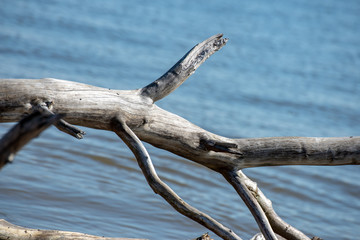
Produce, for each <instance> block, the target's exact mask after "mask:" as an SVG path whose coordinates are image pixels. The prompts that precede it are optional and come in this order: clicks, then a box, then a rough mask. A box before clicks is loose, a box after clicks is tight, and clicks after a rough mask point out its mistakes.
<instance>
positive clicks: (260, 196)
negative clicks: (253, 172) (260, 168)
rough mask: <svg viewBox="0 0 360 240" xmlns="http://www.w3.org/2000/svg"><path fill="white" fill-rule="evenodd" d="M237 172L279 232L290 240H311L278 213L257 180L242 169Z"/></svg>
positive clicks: (275, 229)
mask: <svg viewBox="0 0 360 240" xmlns="http://www.w3.org/2000/svg"><path fill="white" fill-rule="evenodd" d="M236 174H237V176H238V178H241V179H242V182H243V183H244V185H245V186H246V188H247V189H249V191H250V192H251V193H252V195H253V196H254V197H255V198H256V200H257V202H258V203H259V205H260V206H261V208H262V209H263V211H264V212H265V214H266V217H267V218H268V219H269V222H270V224H271V226H272V228H273V229H274V231H275V232H276V233H277V234H279V235H280V236H282V237H284V238H286V239H288V240H310V238H309V237H307V236H306V235H305V234H304V233H302V232H301V231H299V230H298V229H296V228H294V227H293V226H291V225H290V224H288V223H286V222H285V221H284V220H282V219H281V218H280V217H279V216H278V215H277V214H276V212H275V210H274V209H273V207H272V203H271V201H270V200H269V199H268V198H267V197H266V196H265V195H264V193H263V192H262V191H261V190H260V189H259V188H258V186H257V184H256V183H255V182H253V181H252V180H251V179H249V178H248V177H247V176H246V175H245V174H244V173H243V172H242V171H238V172H237V173H236Z"/></svg>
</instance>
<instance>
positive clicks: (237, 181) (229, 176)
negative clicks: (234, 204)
mask: <svg viewBox="0 0 360 240" xmlns="http://www.w3.org/2000/svg"><path fill="white" fill-rule="evenodd" d="M239 173H241V171H238V172H235V171H224V172H223V173H222V175H223V176H224V177H225V179H226V180H227V181H228V182H229V183H230V184H231V185H232V186H233V187H234V189H235V190H236V192H237V193H238V194H239V196H240V197H241V198H242V200H243V201H244V202H245V204H246V206H247V207H248V208H249V210H250V212H251V213H252V215H253V216H254V218H255V220H256V222H257V224H258V226H259V228H260V230H261V232H262V234H263V236H264V237H265V239H266V240H277V237H276V236H275V233H274V231H273V230H272V228H271V226H270V223H269V221H268V219H267V217H266V215H265V213H264V211H263V209H262V208H261V207H260V205H259V203H258V202H257V201H256V199H255V198H254V196H253V195H252V194H251V192H250V191H249V189H248V188H247V187H246V185H245V178H243V177H242V176H241V175H240V174H239Z"/></svg>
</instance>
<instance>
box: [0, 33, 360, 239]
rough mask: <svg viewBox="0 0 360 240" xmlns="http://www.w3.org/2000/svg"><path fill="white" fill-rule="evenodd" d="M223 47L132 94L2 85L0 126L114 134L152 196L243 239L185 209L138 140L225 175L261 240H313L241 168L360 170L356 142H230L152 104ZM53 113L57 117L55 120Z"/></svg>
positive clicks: (219, 43) (205, 46) (214, 40)
mask: <svg viewBox="0 0 360 240" xmlns="http://www.w3.org/2000/svg"><path fill="white" fill-rule="evenodd" d="M226 42H227V39H224V38H222V34H218V35H215V36H212V37H210V38H209V39H207V40H205V41H203V42H202V43H200V44H198V45H196V46H195V47H194V48H192V49H191V50H190V51H189V52H188V53H187V54H186V55H185V56H184V57H183V58H181V59H180V60H179V61H178V62H177V63H176V64H175V65H174V66H173V67H172V68H171V69H170V70H169V71H168V72H166V73H165V74H164V75H163V76H161V77H160V78H159V79H157V80H156V81H154V82H152V83H151V84H149V85H147V86H145V87H143V88H141V89H137V90H112V89H105V88H100V87H95V86H90V85H86V84H82V83H76V82H71V81H65V80H58V79H51V78H46V79H31V80H30V79H2V80H0V122H17V121H20V120H21V119H24V117H26V116H28V115H31V114H33V113H34V112H40V113H42V115H44V116H49V117H50V118H51V119H54V120H53V121H54V125H55V126H56V127H57V128H59V129H60V130H61V131H64V132H66V133H68V134H70V135H72V136H74V137H76V138H79V139H80V138H82V137H83V135H84V132H83V131H81V130H80V129H78V128H76V127H74V126H73V125H80V126H85V127H90V128H95V129H102V130H109V131H114V132H115V133H116V134H117V135H118V136H119V137H120V138H121V139H122V140H123V141H124V142H125V143H126V145H127V146H128V147H129V148H130V149H131V151H132V152H133V153H134V155H135V157H136V159H137V161H138V164H139V166H140V168H141V170H142V172H143V174H144V175H145V178H146V180H147V181H148V183H149V185H150V187H151V188H152V189H153V190H154V192H155V193H157V194H159V195H161V196H162V197H163V198H164V199H165V200H166V201H167V202H168V203H169V204H171V205H172V206H173V207H174V208H175V209H176V210H177V211H178V212H180V213H181V214H183V215H185V216H187V217H189V218H191V219H193V220H194V221H196V222H198V223H200V224H202V225H203V226H205V227H207V228H208V229H210V230H211V231H213V232H214V233H215V234H217V235H218V236H220V237H221V238H223V239H241V238H240V237H239V236H238V235H237V234H235V233H234V232H233V231H232V230H231V229H229V228H227V227H225V226H224V225H222V224H221V223H219V222H217V221H216V220H215V219H213V218H212V217H210V216H209V215H207V214H205V213H202V212H200V211H199V210H197V209H196V208H194V207H192V206H190V205H189V204H187V203H186V202H185V201H184V200H182V199H181V198H180V197H179V196H178V195H177V194H176V193H175V192H174V191H173V190H172V189H171V188H170V187H169V186H167V185H166V184H165V183H164V182H163V181H162V180H161V179H160V178H159V177H158V176H157V174H156V171H155V168H154V166H153V165H152V162H151V158H150V156H149V154H148V152H147V150H146V149H145V147H144V145H143V144H142V141H144V142H147V143H150V144H151V145H153V146H155V147H158V148H161V149H165V150H167V151H170V152H172V153H174V154H177V155H179V156H182V157H184V158H186V159H189V160H191V161H194V162H197V163H198V164H201V165H203V166H206V167H208V168H210V169H212V170H214V171H216V172H218V173H220V174H222V175H223V176H224V177H225V179H226V180H227V181H228V182H229V183H230V184H231V185H232V186H233V187H234V189H235V190H236V192H237V193H238V194H239V196H240V197H241V198H242V199H243V201H244V202H245V203H246V205H247V206H248V208H249V209H250V211H251V213H252V215H253V216H254V218H255V220H256V222H257V224H258V225H259V228H260V231H261V233H262V234H263V236H264V237H265V239H278V238H277V236H276V234H278V235H280V236H282V237H283V238H285V239H310V238H309V237H307V236H306V235H305V234H303V233H302V232H300V231H299V230H297V229H295V228H294V227H292V226H290V225H289V224H287V223H286V222H284V221H283V220H282V219H281V218H280V217H279V216H278V215H277V214H276V213H275V211H274V209H273V208H272V204H271V201H270V200H269V199H267V198H266V197H265V195H264V194H263V193H262V192H261V191H260V189H259V188H258V187H257V185H256V183H255V182H253V181H251V180H250V179H249V178H247V177H246V176H245V175H244V173H243V172H242V171H241V170H242V169H244V168H249V167H259V166H281V165H321V166H334V165H349V164H360V137H340V138H339V137H338V138H316V137H313V138H310V137H273V138H251V139H232V138H226V137H223V136H219V135H216V134H213V133H210V132H208V131H206V130H204V129H202V128H200V127H198V126H196V125H194V124H192V123H190V122H189V121H187V120H185V119H184V118H181V117H180V116H177V115H175V114H172V113H170V112H167V111H165V110H163V109H161V108H159V107H158V106H156V105H155V102H156V101H158V100H159V99H162V98H164V97H165V96H167V95H168V94H170V93H171V92H172V91H174V90H175V89H176V88H177V87H179V86H180V85H181V84H182V83H183V82H184V81H185V80H186V79H187V78H188V77H189V76H190V75H191V74H193V73H194V71H195V70H196V69H197V68H198V67H199V66H200V65H201V64H202V63H203V62H204V61H205V60H206V59H207V58H208V57H209V56H210V55H212V54H213V53H214V52H216V51H217V50H219V49H220V48H222V47H223V46H224V45H225V44H226ZM56 114H60V115H61V117H62V119H59V118H55V117H54V116H57V115H56ZM7 136H8V135H6V136H4V138H7ZM3 141H4V142H5V141H6V139H5V140H3ZM2 154H3V153H2V152H1V153H0V155H2ZM275 233H276V234H275Z"/></svg>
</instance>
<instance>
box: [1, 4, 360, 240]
mask: <svg viewBox="0 0 360 240" xmlns="http://www.w3.org/2000/svg"><path fill="white" fill-rule="evenodd" d="M0 5H1V7H0V78H43V77H53V78H60V79H67V80H72V81H77V82H83V83H87V84H92V85H97V86H102V87H107V88H112V89H135V88H140V87H143V86H145V85H147V84H148V83H150V82H151V81H153V80H155V79H156V78H158V77H159V76H161V75H162V74H163V73H164V72H165V71H166V70H167V69H168V68H170V67H171V66H172V65H173V64H174V63H175V62H177V61H178V59H180V58H181V57H182V56H183V55H184V54H185V53H186V52H187V51H188V50H189V49H190V48H192V47H193V46H194V45H195V44H196V43H198V42H201V41H203V40H204V39H206V38H208V37H210V36H211V35H214V34H217V33H224V34H225V37H228V38H229V41H228V43H227V45H226V46H225V47H224V48H223V49H221V51H219V52H217V53H215V54H214V55H213V56H212V57H211V58H210V59H208V60H207V62H205V63H204V64H203V65H202V66H201V67H200V68H199V69H198V70H197V72H196V73H195V74H194V75H192V76H191V77H190V78H189V79H188V80H187V82H185V83H184V84H183V85H182V86H181V87H179V89H177V90H176V91H175V92H173V93H172V94H170V95H169V96H167V97H166V98H164V99H162V100H161V101H159V102H158V105H159V106H161V107H162V108H164V109H166V110H168V111H171V112H173V113H176V114H178V115H180V116H182V117H184V118H186V119H188V120H190V121H191V122H193V123H195V124H197V125H199V126H201V127H203V128H205V129H207V130H209V131H212V132H214V133H217V134H220V135H224V136H228V137H272V136H317V137H336V136H359V135H360V107H359V105H360V2H359V1H356V0H353V1H351V0H348V1H335V0H329V1H319V0H318V1H297V0H292V1H284V0H282V1H280V0H278V1H235V0H232V1H116V0H113V1H70V0H61V1H60V0H59V1H55V0H54V1H50V0H47V1H26V0H24V1H15V0H2V1H1V2H0ZM11 126H12V125H11V124H1V125H0V133H1V134H3V133H5V132H6V131H7V129H8V128H9V127H11ZM85 130H86V131H87V135H86V137H85V139H83V140H81V141H78V140H76V139H72V138H71V137H70V136H67V135H65V134H63V133H61V132H58V131H57V130H56V129H55V128H51V129H48V130H47V131H46V132H44V133H43V134H42V135H41V136H40V137H39V138H37V139H35V140H33V141H32V142H31V143H30V144H28V145H27V146H26V147H25V148H24V149H23V150H22V151H21V152H20V153H19V154H18V155H17V157H16V159H15V163H14V164H12V165H10V166H7V167H5V168H4V169H2V170H1V172H0V174H1V178H0V206H1V209H0V218H4V219H6V220H7V221H10V222H12V223H15V224H19V225H22V226H27V227H32V228H47V229H62V230H69V231H79V232H85V233H89V234H97V235H105V236H110V237H116V236H117V237H141V238H149V239H169V238H172V239H192V238H195V237H197V236H200V235H201V234H202V233H204V232H207V231H208V230H207V229H205V228H203V227H201V226H200V225H198V224H197V223H193V222H192V221H191V220H188V219H186V218H185V217H183V216H181V215H180V214H178V213H177V212H175V211H174V210H173V209H172V208H171V207H170V206H168V205H167V203H166V202H165V201H164V200H162V199H161V198H160V197H159V196H157V195H155V194H153V192H152V191H151V189H150V187H149V186H148V185H147V183H146V181H145V179H144V177H143V176H142V175H141V172H140V170H139V169H138V167H137V164H136V162H135V160H134V159H133V156H132V154H131V152H130V151H129V150H128V149H127V148H126V146H125V145H124V144H123V143H122V142H121V141H120V139H118V138H117V136H116V135H115V134H113V133H111V132H105V131H99V130H92V129H85ZM146 147H147V148H148V150H149V152H150V155H151V156H152V158H153V161H154V163H155V165H156V167H157V169H158V172H159V175H160V177H161V178H162V179H163V180H164V181H165V182H167V183H169V185H170V186H171V187H173V188H174V189H175V191H177V192H178V193H179V195H180V196H181V197H182V198H184V199H185V200H186V201H188V202H189V203H191V204H193V205H194V206H196V207H198V208H200V209H201V210H203V211H205V212H207V213H209V214H210V215H211V216H213V217H214V218H216V219H217V220H219V221H220V222H222V223H223V224H225V225H226V226H229V227H230V228H232V229H233V230H234V231H235V232H236V233H238V235H239V236H241V237H242V238H244V239H249V238H250V236H252V235H254V234H255V233H256V232H257V231H258V229H257V227H256V224H255V222H254V220H253V219H252V217H251V216H250V213H249V211H248V210H247V209H246V207H245V206H244V204H243V203H242V202H241V200H240V199H239V198H238V197H237V195H236V193H235V192H234V190H232V189H231V187H230V186H228V184H226V183H225V181H224V180H223V179H222V178H221V176H219V175H218V174H216V173H214V172H212V171H210V170H208V169H205V168H203V167H201V166H198V165H196V164H194V163H192V162H189V161H187V160H185V159H182V158H180V157H178V156H174V155H172V154H170V153H168V152H165V151H163V150H159V149H155V148H153V147H151V146H149V145H146ZM359 170H360V169H359V167H358V166H341V167H306V166H288V167H266V168H257V169H247V170H245V173H247V174H248V175H249V176H250V177H251V178H252V179H254V180H256V181H257V182H258V184H259V186H260V188H261V189H262V190H263V191H264V193H265V194H266V195H267V196H268V197H269V198H270V199H271V200H272V201H273V204H274V207H275V210H276V211H277V212H278V214H279V215H280V216H282V217H283V218H284V219H285V220H286V221H288V222H289V223H290V224H292V225H294V226H295V227H297V228H299V229H300V230H302V231H303V232H305V233H306V234H308V235H310V236H314V235H316V236H320V237H322V238H324V239H357V238H359V236H360V228H359V223H358V222H359V219H360V175H359ZM210 235H211V236H212V237H214V238H215V239H218V238H217V237H216V236H215V235H214V234H213V233H210Z"/></svg>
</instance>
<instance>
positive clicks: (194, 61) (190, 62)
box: [140, 34, 227, 102]
mask: <svg viewBox="0 0 360 240" xmlns="http://www.w3.org/2000/svg"><path fill="white" fill-rule="evenodd" d="M222 36H223V35H222V34H217V35H215V36H212V37H210V38H208V39H206V40H205V41H203V42H201V43H199V44H198V45H196V46H195V47H193V48H192V49H191V50H190V51H189V52H188V53H187V54H185V56H184V57H182V58H181V59H180V60H179V61H178V62H177V63H176V64H175V65H174V66H173V67H172V68H170V70H169V71H167V72H166V73H165V74H164V75H162V76H161V77H160V78H159V79H157V80H156V81H154V82H152V83H151V84H149V85H147V86H146V87H144V88H142V89H140V91H141V95H142V96H144V97H149V98H151V99H152V101H153V102H156V101H158V100H160V99H162V98H164V97H166V96H167V95H169V94H170V93H171V92H172V91H174V90H175V89H176V88H178V87H179V86H180V85H181V84H182V83H183V82H184V81H185V80H186V79H187V78H188V77H190V75H191V74H193V73H194V72H195V70H196V69H197V68H198V67H199V66H200V65H201V64H202V63H203V62H205V60H206V59H208V58H209V57H210V56H211V55H212V54H213V53H214V52H216V51H218V50H219V49H220V48H222V47H223V46H224V45H225V44H226V42H227V39H223V38H222Z"/></svg>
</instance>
